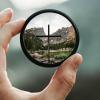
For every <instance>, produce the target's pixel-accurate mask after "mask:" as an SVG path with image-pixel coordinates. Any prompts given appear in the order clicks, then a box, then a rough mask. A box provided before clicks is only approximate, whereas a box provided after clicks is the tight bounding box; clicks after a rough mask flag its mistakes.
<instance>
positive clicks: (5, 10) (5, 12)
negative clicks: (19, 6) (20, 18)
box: [1, 8, 13, 14]
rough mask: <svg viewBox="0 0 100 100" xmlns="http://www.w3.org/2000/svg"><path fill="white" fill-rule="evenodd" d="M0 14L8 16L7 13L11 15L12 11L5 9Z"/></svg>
mask: <svg viewBox="0 0 100 100" xmlns="http://www.w3.org/2000/svg"><path fill="white" fill-rule="evenodd" d="M1 13H2V14H9V13H13V10H12V9H11V8H7V9H4V10H3V11H2V12H1Z"/></svg>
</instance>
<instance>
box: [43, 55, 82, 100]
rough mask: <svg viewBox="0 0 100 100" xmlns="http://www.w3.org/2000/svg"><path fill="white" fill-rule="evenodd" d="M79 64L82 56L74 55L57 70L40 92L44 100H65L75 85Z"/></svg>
mask: <svg viewBox="0 0 100 100" xmlns="http://www.w3.org/2000/svg"><path fill="white" fill-rule="evenodd" d="M81 63H82V56H81V55H80V54H74V55H73V56H71V57H70V58H69V59H67V60H66V61H65V62H64V63H63V64H62V65H61V66H60V67H59V68H58V70H57V71H56V72H55V74H54V76H53V77H52V79H51V81H50V83H49V85H48V86H47V88H46V89H44V90H43V91H42V92H43V93H44V94H45V97H46V99H47V98H51V99H52V100H64V99H65V97H66V96H67V95H68V94H69V92H70V91H71V89H72V87H73V85H74V84H75V80H76V73H77V69H78V66H79V65H80V64H81Z"/></svg>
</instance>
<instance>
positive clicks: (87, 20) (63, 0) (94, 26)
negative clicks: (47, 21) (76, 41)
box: [0, 0, 100, 100]
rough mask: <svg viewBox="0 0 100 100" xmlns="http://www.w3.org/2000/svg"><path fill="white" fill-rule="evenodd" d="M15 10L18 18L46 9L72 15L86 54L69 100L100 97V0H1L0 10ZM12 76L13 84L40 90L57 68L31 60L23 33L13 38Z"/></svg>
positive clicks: (31, 89) (30, 89) (8, 68)
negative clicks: (28, 57) (22, 47)
mask: <svg viewBox="0 0 100 100" xmlns="http://www.w3.org/2000/svg"><path fill="white" fill-rule="evenodd" d="M7 7H11V8H13V9H14V13H15V14H14V18H13V19H17V18H20V17H25V18H27V17H28V16H29V15H30V14H32V13H34V12H36V11H38V10H40V9H44V8H52V9H53V8H54V9H58V10H61V11H63V12H65V13H66V14H68V15H69V16H70V17H71V18H72V19H73V21H74V22H75V23H76V24H77V26H78V28H79V31H80V38H81V39H80V40H81V41H80V46H79V49H78V52H80V53H81V54H82V55H83V57H84V63H83V64H82V65H81V66H80V69H79V72H78V75H77V83H76V85H75V87H74V89H73V90H72V92H71V93H70V95H69V96H68V98H67V100H100V95H99V94H100V0H0V10H3V9H5V8H7ZM7 61H8V67H7V70H8V75H9V78H10V80H11V82H12V84H13V85H14V86H15V87H17V88H20V89H23V90H27V91H34V92H35V91H40V90H42V89H43V88H44V87H45V86H46V85H47V84H48V82H49V80H50V78H51V76H52V75H53V73H54V71H55V70H56V68H42V67H39V66H37V65H35V64H33V63H31V62H30V61H29V60H28V59H27V58H26V57H25V55H24V54H23V52H22V50H21V47H20V39H19V35H18V36H16V37H15V38H13V39H12V41H11V43H10V49H9V52H8V54H7Z"/></svg>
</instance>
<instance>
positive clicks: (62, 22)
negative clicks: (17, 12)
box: [26, 13, 72, 34]
mask: <svg viewBox="0 0 100 100" xmlns="http://www.w3.org/2000/svg"><path fill="white" fill-rule="evenodd" d="M48 24H49V25H50V34H52V33H54V32H56V31H57V30H58V29H61V28H62V27H69V26H71V25H72V24H71V23H70V22H69V21H68V20H67V19H66V18H65V17H63V16H61V15H59V14H56V13H43V14H40V15H38V16H36V17H35V18H33V19H32V20H31V22H29V24H28V25H27V27H26V29H29V28H34V27H43V28H44V31H45V33H46V34H48Z"/></svg>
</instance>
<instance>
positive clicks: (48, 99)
mask: <svg viewBox="0 0 100 100" xmlns="http://www.w3.org/2000/svg"><path fill="white" fill-rule="evenodd" d="M12 15H13V11H12V9H10V8H9V9H6V10H4V11H2V12H0V100H64V99H65V98H66V96H67V95H68V94H69V92H70V91H71V89H72V87H73V85H74V84H75V80H76V73H77V70H78V66H79V65H80V64H81V63H82V56H81V55H80V54H74V55H73V56H71V57H70V58H68V59H67V60H66V61H65V62H64V63H63V64H62V65H61V66H60V67H59V68H58V69H57V71H56V72H55V74H54V75H53V77H52V79H51V81H50V83H49V85H48V86H47V87H46V88H45V89H44V90H43V91H41V92H38V93H30V92H26V91H22V90H19V89H16V88H14V87H13V86H12V84H11V82H10V81H9V79H8V76H7V72H6V53H7V50H8V44H9V42H10V40H11V38H12V37H13V36H15V35H16V34H17V33H19V32H20V30H21V28H22V26H23V24H24V22H25V20H24V19H19V20H16V21H10V20H11V18H12Z"/></svg>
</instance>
